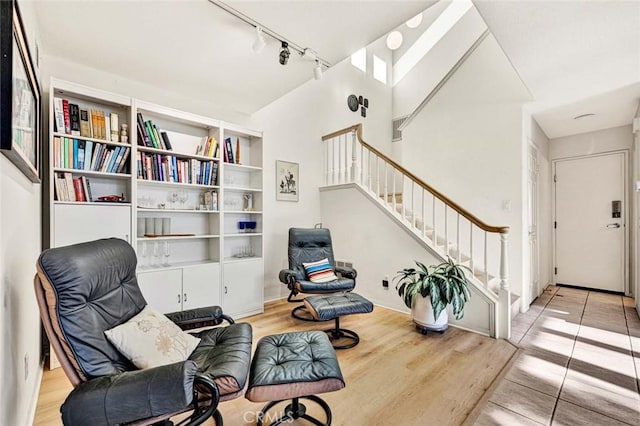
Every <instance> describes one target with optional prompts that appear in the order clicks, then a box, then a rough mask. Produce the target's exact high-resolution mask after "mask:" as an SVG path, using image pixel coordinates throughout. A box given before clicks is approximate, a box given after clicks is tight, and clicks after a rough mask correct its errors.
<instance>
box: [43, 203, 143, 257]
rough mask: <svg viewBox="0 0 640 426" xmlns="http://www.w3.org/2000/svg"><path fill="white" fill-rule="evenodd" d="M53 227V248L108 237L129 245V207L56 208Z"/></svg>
mask: <svg viewBox="0 0 640 426" xmlns="http://www.w3.org/2000/svg"><path fill="white" fill-rule="evenodd" d="M53 226H54V228H53V229H54V241H53V246H54V247H61V246H67V245H69V244H76V243H81V242H85V241H92V240H97V239H99V238H109V237H116V238H122V239H123V240H125V241H127V242H130V241H131V240H130V235H131V207H130V206H109V205H92V204H89V203H87V204H56V205H55V206H54V225H53Z"/></svg>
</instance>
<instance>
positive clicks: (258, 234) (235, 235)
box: [224, 232, 262, 238]
mask: <svg viewBox="0 0 640 426" xmlns="http://www.w3.org/2000/svg"><path fill="white" fill-rule="evenodd" d="M224 237H225V238H237V237H262V233H261V232H245V233H242V234H224Z"/></svg>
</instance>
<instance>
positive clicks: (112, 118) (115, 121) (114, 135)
mask: <svg viewBox="0 0 640 426" xmlns="http://www.w3.org/2000/svg"><path fill="white" fill-rule="evenodd" d="M119 121H120V120H119V118H118V114H116V113H115V112H112V113H110V114H109V124H110V128H111V129H110V132H109V133H107V138H108V139H109V140H110V141H112V142H118V141H119V140H120V136H118V135H119V133H118V129H119V128H120V127H119Z"/></svg>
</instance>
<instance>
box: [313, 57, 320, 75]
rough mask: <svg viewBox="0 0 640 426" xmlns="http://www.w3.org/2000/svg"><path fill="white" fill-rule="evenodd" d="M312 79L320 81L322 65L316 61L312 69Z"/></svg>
mask: <svg viewBox="0 0 640 426" xmlns="http://www.w3.org/2000/svg"><path fill="white" fill-rule="evenodd" d="M313 78H314V79H316V80H321V79H322V65H320V61H319V60H317V59H316V66H315V67H314V68H313Z"/></svg>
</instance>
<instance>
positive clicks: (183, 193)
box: [178, 189, 189, 210]
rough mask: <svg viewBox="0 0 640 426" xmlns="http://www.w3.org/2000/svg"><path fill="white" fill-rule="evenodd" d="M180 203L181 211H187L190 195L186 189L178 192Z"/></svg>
mask: <svg viewBox="0 0 640 426" xmlns="http://www.w3.org/2000/svg"><path fill="white" fill-rule="evenodd" d="M178 201H179V202H180V209H181V210H185V206H184V205H185V203H186V202H187V201H189V193H188V192H187V191H185V190H184V189H182V190H180V191H178Z"/></svg>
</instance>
